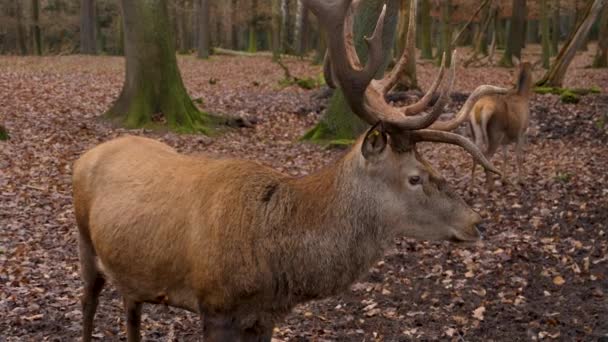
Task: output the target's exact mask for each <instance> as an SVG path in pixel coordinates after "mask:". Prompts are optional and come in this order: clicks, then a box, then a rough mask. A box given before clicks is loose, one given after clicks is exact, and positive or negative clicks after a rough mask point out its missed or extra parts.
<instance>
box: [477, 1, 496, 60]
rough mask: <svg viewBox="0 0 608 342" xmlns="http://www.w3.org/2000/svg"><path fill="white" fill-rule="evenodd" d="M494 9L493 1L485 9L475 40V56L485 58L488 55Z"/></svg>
mask: <svg viewBox="0 0 608 342" xmlns="http://www.w3.org/2000/svg"><path fill="white" fill-rule="evenodd" d="M493 7H494V6H493V5H492V1H490V2H489V3H488V4H487V5H486V6H485V7H484V9H483V12H482V15H481V19H480V23H479V25H478V29H477V32H476V34H475V37H474V38H473V44H474V48H475V54H481V55H483V56H487V55H488V38H487V35H488V31H489V29H490V24H491V23H492V16H493V14H494V8H493Z"/></svg>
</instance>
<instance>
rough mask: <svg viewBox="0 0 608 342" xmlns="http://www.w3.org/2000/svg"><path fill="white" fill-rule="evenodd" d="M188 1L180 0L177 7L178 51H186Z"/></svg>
mask: <svg viewBox="0 0 608 342" xmlns="http://www.w3.org/2000/svg"><path fill="white" fill-rule="evenodd" d="M187 7H188V1H187V0H180V1H179V7H178V8H177V17H176V18H175V20H177V30H178V37H179V39H178V40H179V53H188V50H189V47H188V8H187Z"/></svg>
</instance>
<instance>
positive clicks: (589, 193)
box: [0, 57, 608, 341]
mask: <svg viewBox="0 0 608 342" xmlns="http://www.w3.org/2000/svg"><path fill="white" fill-rule="evenodd" d="M122 63H123V62H122V59H121V58H113V57H98V58H95V57H57V58H15V57H1V58H0V122H2V123H3V124H5V125H6V127H7V128H8V129H9V131H10V133H11V137H12V139H11V140H10V141H9V142H7V143H1V142H0V317H2V319H1V320H0V331H2V339H4V340H7V341H22V340H45V339H47V340H61V341H64V340H74V339H76V338H77V336H78V335H79V333H80V320H81V314H80V305H79V296H80V291H81V282H80V280H79V276H78V262H77V252H76V240H75V223H74V217H73V211H72V205H71V188H70V177H71V166H72V162H73V161H74V160H75V159H76V158H77V157H78V156H79V155H80V154H81V153H82V152H83V151H85V150H86V149H88V148H90V147H93V146H95V145H96V144H98V143H100V142H102V141H105V140H108V139H110V138H112V137H115V136H119V135H123V134H127V133H128V134H140V135H147V136H151V137H154V138H156V139H159V140H162V141H165V142H167V143H169V144H170V145H172V146H174V147H176V148H178V149H179V150H181V151H184V152H188V153H203V152H204V153H214V154H221V155H228V156H237V157H242V158H249V159H253V160H258V161H260V162H262V163H265V164H268V165H271V166H273V167H275V168H277V169H279V170H281V171H283V172H285V173H288V174H291V175H294V176H297V175H304V174H307V173H309V172H311V171H313V170H315V169H317V168H319V167H321V166H322V165H324V164H326V163H328V162H329V161H330V160H331V159H334V158H337V157H338V156H339V155H340V154H341V153H342V152H341V151H335V150H333V151H331V150H325V149H323V148H321V147H319V146H314V145H309V144H302V143H298V142H297V139H298V137H300V136H301V135H302V134H303V132H305V131H306V129H308V128H309V127H311V126H312V125H313V124H314V123H315V122H316V120H317V119H318V114H315V113H309V114H307V115H303V114H296V113H298V112H305V113H306V112H308V110H306V108H314V107H315V105H316V104H315V103H314V101H312V100H311V99H310V95H311V92H309V91H303V90H300V89H296V88H293V87H292V88H286V89H280V88H279V87H278V86H277V81H278V80H279V79H280V78H281V77H282V74H281V71H280V69H279V68H277V67H275V66H274V65H272V64H271V63H270V62H269V61H268V60H266V59H262V58H259V59H258V58H221V59H219V58H214V59H212V60H211V61H198V60H195V59H193V58H189V57H188V58H181V59H180V66H181V69H182V74H183V76H184V80H185V82H186V85H187V87H188V89H189V91H190V93H191V95H192V97H193V98H198V97H202V98H203V100H204V102H205V108H206V109H208V110H210V111H212V112H216V113H221V114H228V115H244V116H250V117H256V118H258V119H259V124H258V125H257V126H256V127H255V128H253V129H240V130H234V131H229V132H228V133H226V134H224V135H221V136H219V137H214V138H208V137H203V136H194V135H175V134H172V133H167V134H164V133H162V134H161V133H154V132H147V131H141V130H137V131H127V130H124V129H113V128H111V127H109V126H107V125H106V124H104V123H103V122H99V121H98V120H96V117H97V116H99V115H100V114H101V113H103V111H104V110H105V109H106V108H108V106H109V105H110V104H111V102H112V100H113V99H114V98H115V97H116V96H117V94H118V92H119V90H120V87H121V83H122V78H123V75H122V67H123V65H122ZM576 63H578V64H577V65H578V66H582V65H583V64H584V63H585V61H582V62H581V61H578V62H576ZM288 64H289V66H290V67H291V68H292V73H293V74H295V75H299V76H300V75H301V76H315V75H317V74H318V73H319V72H320V70H319V68H318V67H310V66H308V65H307V64H306V63H304V62H299V61H295V60H290V61H289V62H288ZM435 70H436V69H435V67H433V66H430V65H428V64H423V65H421V66H420V67H419V78H420V81H421V83H422V85H423V86H426V85H428V84H429V83H430V81H431V78H432V76H433V73H434V72H435ZM572 75H574V76H572V77H570V78H569V79H568V82H569V85H573V86H582V85H585V86H591V85H599V86H601V87H602V88H603V89H604V91H607V90H608V81H607V80H608V78H607V76H608V72H607V71H606V70H603V71H596V70H593V71H589V70H585V69H581V68H578V67H577V68H575V69H574V71H573V72H572ZM210 79H215V80H217V82H209V80H210ZM509 80H510V71H508V70H504V69H494V68H489V69H470V70H460V71H459V79H458V85H457V87H458V89H457V90H459V91H470V90H471V89H473V88H475V87H476V86H477V85H478V84H479V83H493V84H498V85H507V84H509V82H510V81H509ZM212 83H215V84H212ZM457 105H459V104H452V105H451V106H450V110H451V111H454V110H455V109H456V106H457ZM607 107H608V100H607V99H606V98H605V96H604V97H602V96H589V97H585V98H584V99H583V101H582V102H581V103H580V104H578V105H576V106H575V105H563V104H561V103H559V102H558V101H557V99H556V98H555V97H553V96H551V95H549V96H537V97H535V98H534V100H533V105H532V116H533V125H532V132H531V135H530V143H531V145H530V146H529V148H528V154H527V159H526V160H527V162H526V175H527V176H526V185H525V186H523V187H522V188H513V187H507V186H499V187H498V188H497V190H496V191H495V192H493V193H490V194H487V193H485V192H484V191H483V190H482V189H480V187H479V186H475V187H473V188H469V187H468V182H469V168H470V165H471V163H470V157H468V156H466V155H465V154H463V153H462V152H461V151H459V150H458V149H456V148H452V147H445V146H437V145H428V144H427V145H425V146H423V147H422V149H421V150H422V151H423V152H424V154H425V155H426V156H428V158H429V159H430V160H431V162H432V163H433V164H434V165H435V166H436V167H438V168H440V169H441V170H442V173H443V174H444V175H445V176H447V177H448V178H449V179H450V181H451V182H452V183H453V185H454V186H455V187H456V188H457V189H459V191H460V192H461V194H462V195H463V196H464V197H465V199H466V200H467V201H468V202H469V203H471V204H472V205H473V206H474V207H475V208H476V209H478V210H479V211H480V212H481V214H482V215H483V216H484V217H485V219H486V221H487V223H488V226H487V234H486V239H485V240H484V242H483V243H482V244H479V245H476V246H466V247H465V246H454V245H451V244H448V243H430V242H415V241H410V240H406V239H397V240H396V241H395V244H394V247H393V248H391V249H390V250H389V251H388V253H387V255H386V257H385V259H384V260H383V261H381V262H379V263H378V264H376V265H375V266H374V267H373V268H372V269H371V270H370V272H369V273H368V274H367V275H366V276H365V277H364V278H363V279H362V280H361V282H359V283H357V284H355V285H353V287H352V289H351V290H350V291H348V292H347V293H345V294H343V295H341V296H338V297H335V298H331V299H327V300H324V301H319V302H314V303H310V304H307V305H302V306H299V307H297V308H296V310H295V311H294V313H293V314H292V315H290V316H289V317H288V318H287V320H286V321H285V322H284V323H283V324H281V325H280V326H279V327H277V329H276V331H275V336H276V338H278V339H281V340H302V339H310V340H317V341H323V340H354V341H360V340H391V341H393V340H411V339H426V340H433V339H448V340H529V339H566V340H575V339H583V340H589V339H593V338H594V337H595V338H597V337H599V336H601V335H603V334H606V333H608V326H607V325H606V317H608V306H607V305H606V293H607V291H608V278H607V277H608V271H607V270H608V260H607V257H606V255H607V251H608V245H607V240H608V239H607V237H606V234H607V233H608V231H607V222H608V201H607V198H608V179H607V178H608V175H607V172H606V165H608V164H607V161H608V148H607V147H606V146H607V142H608V138H607V135H606V130H605V129H603V130H602V129H600V128H598V125H599V123H598V120H599V117H600V116H599V114H600V113H601V111H606V110H607V109H606V108H607ZM303 108H304V109H303ZM497 159H498V160H500V159H501V158H497ZM511 160H512V158H511ZM497 164H500V161H497ZM513 172H514V171H513V170H512V171H510V175H511V176H513ZM477 183H478V184H481V180H478V181H477ZM122 317H123V312H122V309H121V303H120V300H119V297H118V295H117V293H116V292H115V291H114V290H113V289H112V288H111V287H108V289H107V290H106V291H104V293H103V295H102V298H101V305H100V308H99V310H98V315H97V317H96V329H97V330H96V332H95V336H96V337H97V338H100V339H104V340H116V339H118V338H124V322H123V320H122ZM199 326H200V325H199V324H198V319H197V318H196V317H195V316H194V315H192V314H189V313H185V312H183V311H181V310H177V309H171V308H166V307H162V306H147V307H146V308H145V310H144V317H143V327H142V329H143V330H142V331H143V334H144V337H145V339H146V340H150V341H156V340H158V341H160V340H187V341H188V340H197V339H198V333H199Z"/></svg>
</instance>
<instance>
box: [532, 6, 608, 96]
mask: <svg viewBox="0 0 608 342" xmlns="http://www.w3.org/2000/svg"><path fill="white" fill-rule="evenodd" d="M606 1H607V0H594V1H593V3H591V4H590V5H589V6H588V7H587V10H586V11H585V16H584V19H583V20H582V22H581V23H580V25H579V26H578V28H577V29H576V33H574V35H573V36H572V38H571V39H570V40H569V41H568V42H567V43H566V44H565V45H564V46H563V47H562V49H561V50H560V52H559V55H558V56H557V59H556V60H555V62H554V63H553V65H552V66H551V69H549V71H548V72H547V73H546V74H545V76H544V77H543V78H542V79H541V80H540V81H538V82H537V85H538V86H549V87H561V86H562V83H563V82H564V77H565V76H566V71H567V70H568V66H569V65H570V63H571V62H572V60H573V59H574V56H575V55H576V51H577V50H578V49H579V48H580V45H581V44H583V42H584V41H585V39H586V37H587V35H588V34H589V30H591V26H593V23H594V22H595V20H596V19H597V17H598V15H599V14H600V12H601V11H602V6H605V5H606Z"/></svg>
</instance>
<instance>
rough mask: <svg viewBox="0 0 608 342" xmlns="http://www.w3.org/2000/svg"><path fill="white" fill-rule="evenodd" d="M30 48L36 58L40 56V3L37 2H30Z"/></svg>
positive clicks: (33, 0)
mask: <svg viewBox="0 0 608 342" xmlns="http://www.w3.org/2000/svg"><path fill="white" fill-rule="evenodd" d="M31 7H32V8H31V10H32V26H31V30H32V47H33V49H34V53H35V54H36V55H38V56H42V41H41V38H40V2H39V0H32V6H31Z"/></svg>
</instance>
